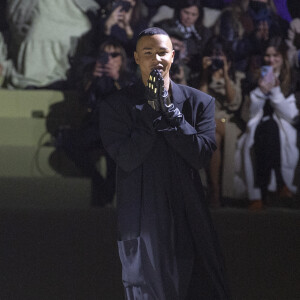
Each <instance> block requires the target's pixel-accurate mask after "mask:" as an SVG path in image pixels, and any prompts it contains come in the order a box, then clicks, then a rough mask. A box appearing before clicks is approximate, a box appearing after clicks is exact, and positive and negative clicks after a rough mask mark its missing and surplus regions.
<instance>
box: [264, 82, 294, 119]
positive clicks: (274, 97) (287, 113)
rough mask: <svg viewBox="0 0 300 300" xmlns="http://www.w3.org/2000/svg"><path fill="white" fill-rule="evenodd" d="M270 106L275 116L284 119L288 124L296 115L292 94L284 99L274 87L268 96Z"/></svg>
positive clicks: (277, 88)
mask: <svg viewBox="0 0 300 300" xmlns="http://www.w3.org/2000/svg"><path fill="white" fill-rule="evenodd" d="M270 100H271V105H272V107H273V108H274V111H275V113H276V115H277V116H278V117H280V118H283V119H285V120H286V121H288V122H289V123H292V122H293V119H294V118H295V117H296V116H297V115H298V109H297V106H296V99H295V96H294V94H291V95H290V96H289V97H288V98H285V97H284V95H283V94H282V92H281V89H280V87H279V86H277V87H274V88H273V89H272V90H271V94H270Z"/></svg>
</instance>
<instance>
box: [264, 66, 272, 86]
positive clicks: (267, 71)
mask: <svg viewBox="0 0 300 300" xmlns="http://www.w3.org/2000/svg"><path fill="white" fill-rule="evenodd" d="M261 77H262V79H263V81H265V82H266V83H271V84H275V76H274V73H273V67H272V66H262V67H261Z"/></svg>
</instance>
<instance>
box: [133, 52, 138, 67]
mask: <svg viewBox="0 0 300 300" xmlns="http://www.w3.org/2000/svg"><path fill="white" fill-rule="evenodd" d="M133 55H134V60H135V62H136V64H137V65H139V55H138V53H137V52H136V51H134V53H133Z"/></svg>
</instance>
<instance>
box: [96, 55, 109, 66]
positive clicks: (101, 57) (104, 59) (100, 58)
mask: <svg viewBox="0 0 300 300" xmlns="http://www.w3.org/2000/svg"><path fill="white" fill-rule="evenodd" d="M108 60H109V56H108V53H107V52H101V53H100V54H99V55H98V57H97V61H98V62H99V63H101V64H102V65H106V64H107V63H108Z"/></svg>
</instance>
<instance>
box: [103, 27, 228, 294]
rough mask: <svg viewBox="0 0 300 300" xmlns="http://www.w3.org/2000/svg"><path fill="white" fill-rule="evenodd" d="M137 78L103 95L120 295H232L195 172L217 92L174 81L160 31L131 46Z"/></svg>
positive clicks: (207, 153) (206, 145)
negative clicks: (113, 172) (113, 179)
mask: <svg viewBox="0 0 300 300" xmlns="http://www.w3.org/2000/svg"><path fill="white" fill-rule="evenodd" d="M134 57H135V61H136V63H137V64H138V65H139V67H140V71H141V77H142V78H141V79H142V80H141V82H139V83H137V84H135V85H133V86H131V87H128V88H124V89H122V90H120V91H118V92H117V93H115V94H113V95H112V96H110V97H108V98H107V99H106V100H105V101H103V102H102V104H101V107H100V131H101V136H102V141H103V145H104V147H105V148H106V150H107V152H108V153H109V154H110V155H111V156H112V158H113V159H114V160H115V162H116V164H117V202H118V205H117V206H118V209H117V210H118V228H119V237H118V238H119V241H118V246H119V255H120V259H121V263H122V279H123V284H124V287H125V293H126V299H128V300H133V299H140V300H150V299H151V300H154V299H155V300H200V299H205V300H208V299H214V300H216V299H229V295H228V290H227V284H226V282H225V279H224V264H223V259H222V255H221V252H220V249H219V246H218V242H217V238H216V235H215V231H214V229H213V226H212V222H211V218H210V214H209V211H208V208H207V203H206V202H205V199H204V193H203V189H202V184H201V179H200V177H199V173H198V169H200V168H202V167H204V166H205V165H206V164H207V163H208V162H209V160H210V158H211V155H212V152H213V151H214V150H215V147H216V146H215V122H214V99H213V98H212V97H210V96H208V95H206V94H204V93H202V92H200V91H198V90H195V89H193V88H190V87H187V86H183V85H177V84H175V83H173V82H172V81H171V80H170V77H169V70H170V67H171V65H172V62H173V57H174V51H173V49H172V43H171V41H170V38H169V36H168V35H167V33H166V32H165V31H163V30H162V29H160V28H156V27H154V28H148V29H146V30H144V31H142V32H141V33H140V35H139V39H138V42H137V46H136V51H135V53H134Z"/></svg>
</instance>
